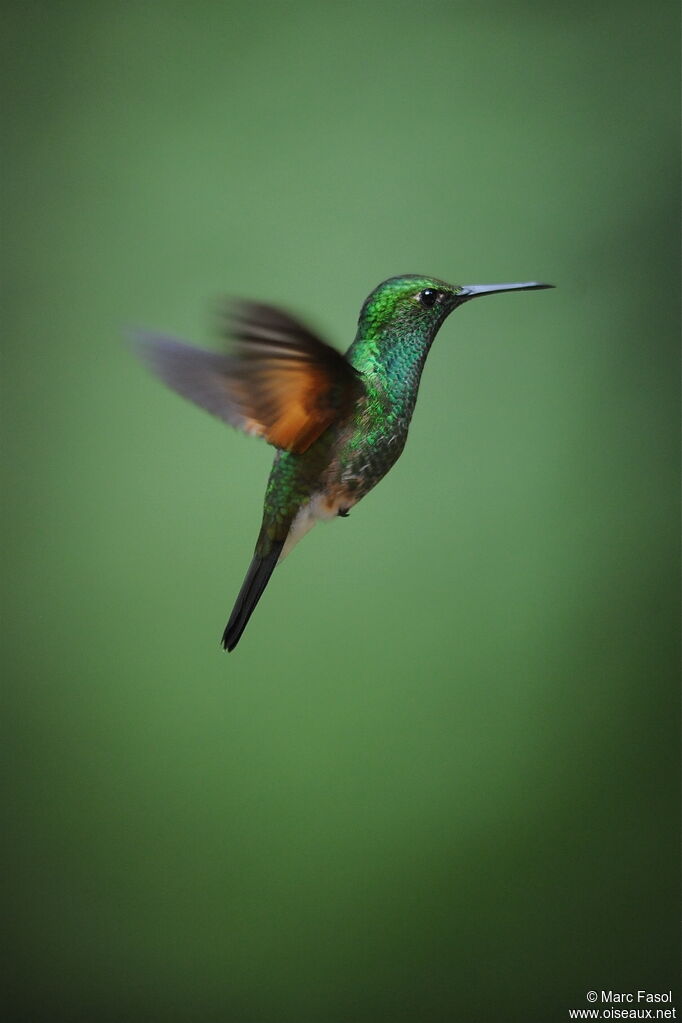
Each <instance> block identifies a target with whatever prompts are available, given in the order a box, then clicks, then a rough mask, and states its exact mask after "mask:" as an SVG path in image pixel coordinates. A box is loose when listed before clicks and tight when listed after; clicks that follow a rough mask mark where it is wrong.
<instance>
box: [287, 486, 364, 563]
mask: <svg viewBox="0 0 682 1023" xmlns="http://www.w3.org/2000/svg"><path fill="white" fill-rule="evenodd" d="M347 507H350V506H349V504H348V502H346V501H341V500H339V501H338V502H336V501H335V502H332V503H330V501H329V498H328V497H326V496H325V495H324V494H313V496H312V497H311V498H310V500H309V501H308V502H307V503H306V504H304V505H301V507H300V508H299V510H298V514H297V515H296V518H295V519H294V521H293V522H292V523H291V528H290V529H289V533H288V534H287V538H286V540H285V541H284V547H282V553H281V554H280V556H279V558H278V562H277V563H278V564H279V562H280V561H283V560H284V558H286V556H287V554H288V553H289V551H291V550H292V549H293V548H294V547H295V546H296V544H297V543H298V541H299V540H300V539H301V537H302V536H305V534H306V533H309V532H310V530H311V529H312V528H313V526H314V525H315V523H316V522H324V521H325V520H328V519H335V518H336V516H337V515H338V514H339V508H347Z"/></svg>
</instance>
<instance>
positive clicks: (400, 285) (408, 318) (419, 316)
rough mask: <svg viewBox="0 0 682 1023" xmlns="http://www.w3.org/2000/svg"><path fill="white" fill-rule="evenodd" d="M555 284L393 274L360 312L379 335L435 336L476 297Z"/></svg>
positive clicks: (368, 329)
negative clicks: (449, 280)
mask: <svg viewBox="0 0 682 1023" xmlns="http://www.w3.org/2000/svg"><path fill="white" fill-rule="evenodd" d="M552 287H553V285H552V284H539V283H538V282H536V281H527V282H524V283H522V284H465V285H462V284H446V283H445V281H440V280H438V278H436V277H422V276H419V275H418V274H404V275H402V276H401V277H389V279H388V280H387V281H383V282H382V283H381V284H380V285H379V286H378V287H377V288H375V289H374V291H373V292H372V293H371V294H370V295H369V296H368V298H367V299H366V301H365V304H364V305H363V307H362V311H361V313H360V330H361V331H362V332H363V333H364V334H366V335H370V336H375V337H379V336H381V335H382V334H385V333H386V332H391V333H392V332H393V331H395V330H397V331H401V332H402V331H409V332H411V333H417V334H418V335H420V336H421V337H423V338H429V339H432V338H433V337H434V336H435V334H436V332H437V330H438V328H439V327H440V325H441V324H442V322H443V320H444V319H445V318H446V316H449V315H450V313H451V312H452V311H453V310H454V309H457V307H458V306H460V305H463V303H464V302H468V301H469V300H470V299H472V298H478V297H479V296H482V295H495V294H497V293H498V292H501V291H533V290H537V289H539V288H552Z"/></svg>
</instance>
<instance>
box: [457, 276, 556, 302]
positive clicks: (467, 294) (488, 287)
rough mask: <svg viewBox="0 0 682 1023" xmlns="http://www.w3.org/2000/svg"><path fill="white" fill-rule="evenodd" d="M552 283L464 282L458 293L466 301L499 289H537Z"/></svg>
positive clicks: (493, 293) (490, 293) (495, 292)
mask: <svg viewBox="0 0 682 1023" xmlns="http://www.w3.org/2000/svg"><path fill="white" fill-rule="evenodd" d="M553 287H554V285H553V284H539V283H538V282H537V281H524V283H523V284H465V285H464V287H463V288H462V290H461V291H460V293H459V295H458V296H457V297H458V298H459V300H460V302H468V301H469V299H470V298H478V297H479V295H497V293H498V292H500V291H539V290H540V289H541V288H553Z"/></svg>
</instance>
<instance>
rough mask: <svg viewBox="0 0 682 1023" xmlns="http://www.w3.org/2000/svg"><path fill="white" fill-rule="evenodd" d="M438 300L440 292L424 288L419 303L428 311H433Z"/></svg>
mask: <svg viewBox="0 0 682 1023" xmlns="http://www.w3.org/2000/svg"><path fill="white" fill-rule="evenodd" d="M437 299H438V292H437V291H436V289H435V288H424V290H423V291H420V292H419V301H420V302H421V304H422V305H423V306H424V307H425V308H426V309H432V308H433V307H434V305H435V304H436V301H437Z"/></svg>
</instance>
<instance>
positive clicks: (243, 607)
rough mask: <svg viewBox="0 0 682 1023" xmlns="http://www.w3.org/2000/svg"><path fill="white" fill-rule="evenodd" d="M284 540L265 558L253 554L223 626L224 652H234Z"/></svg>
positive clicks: (266, 582) (277, 543)
mask: <svg viewBox="0 0 682 1023" xmlns="http://www.w3.org/2000/svg"><path fill="white" fill-rule="evenodd" d="M283 546H284V540H279V541H278V542H276V543H274V544H273V547H272V550H271V551H270V553H269V554H266V555H265V557H261V556H260V555H259V554H254V556H253V561H252V562H251V564H250V565H249V571H248V572H247V573H246V579H245V580H244V582H243V584H242V588H241V590H240V591H239V596H238V597H237V600H236V601H235V605H234V607H233V608H232V614H231V615H230V620H229V622H228V623H227V625H226V626H225V632H224V633H223V639H222V644H223V647H224V648H225V649H226V650H234V648H235V647H236V645H237V643H238V642H239V639H240V637H241V634H242V632H243V631H244V629H245V628H246V625H247V622H248V620H249V618H250V617H251V615H252V614H253V612H254V609H255V607H256V604H257V603H258V601H259V600H260V598H261V597H262V595H263V590H264V589H265V587H266V586H267V585H268V580H269V578H270V576H271V575H272V573H273V572H274V570H275V565H276V564H277V559H278V558H279V556H280V554H281V552H282V547H283Z"/></svg>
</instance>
